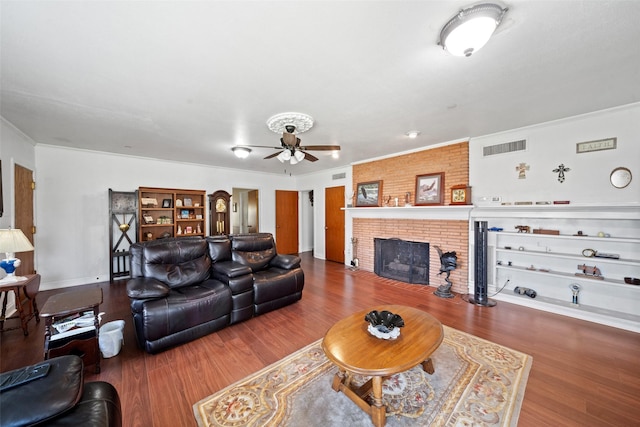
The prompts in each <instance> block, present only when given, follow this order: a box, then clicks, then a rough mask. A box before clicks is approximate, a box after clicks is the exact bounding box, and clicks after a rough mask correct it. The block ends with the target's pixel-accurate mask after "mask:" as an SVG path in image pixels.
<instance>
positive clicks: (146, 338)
mask: <svg viewBox="0 0 640 427" xmlns="http://www.w3.org/2000/svg"><path fill="white" fill-rule="evenodd" d="M130 253H131V277H132V278H131V279H130V280H129V281H128V282H127V295H128V296H129V298H130V300H131V312H132V315H133V321H134V326H135V333H136V339H137V340H138V344H139V345H140V346H141V347H142V348H144V349H145V350H146V351H147V352H149V353H157V352H158V351H160V350H163V349H165V348H168V347H173V346H175V345H178V344H182V343H185V342H188V341H192V340H194V339H196V338H200V337H202V336H205V335H207V334H209V333H211V332H213V331H216V330H218V329H222V328H224V327H225V326H227V325H229V323H230V318H231V289H230V288H229V287H228V286H226V285H225V284H223V283H222V282H220V281H218V280H215V279H212V278H210V270H211V258H210V257H209V253H208V247H207V242H206V241H205V240H204V239H191V238H169V239H162V240H155V241H151V242H143V243H135V244H133V245H131V248H130Z"/></svg>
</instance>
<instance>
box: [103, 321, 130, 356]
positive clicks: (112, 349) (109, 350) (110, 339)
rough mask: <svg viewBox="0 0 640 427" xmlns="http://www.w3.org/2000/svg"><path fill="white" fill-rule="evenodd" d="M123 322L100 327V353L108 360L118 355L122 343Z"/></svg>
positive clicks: (108, 323) (114, 322) (109, 323)
mask: <svg viewBox="0 0 640 427" xmlns="http://www.w3.org/2000/svg"><path fill="white" fill-rule="evenodd" d="M123 331H124V320H114V321H113V322H107V323H105V324H104V325H102V326H101V327H100V340H99V344H100V352H101V353H102V357H104V358H105V359H108V358H110V357H113V356H116V355H117V354H118V353H120V349H121V348H122V343H123V342H124V334H123Z"/></svg>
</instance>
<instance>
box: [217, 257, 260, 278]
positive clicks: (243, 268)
mask: <svg viewBox="0 0 640 427" xmlns="http://www.w3.org/2000/svg"><path fill="white" fill-rule="evenodd" d="M213 271H214V272H216V273H220V274H221V275H223V276H225V277H230V278H232V277H239V276H244V275H245V274H251V267H249V266H247V265H243V264H240V263H239V262H236V261H220V262H216V263H214V264H213Z"/></svg>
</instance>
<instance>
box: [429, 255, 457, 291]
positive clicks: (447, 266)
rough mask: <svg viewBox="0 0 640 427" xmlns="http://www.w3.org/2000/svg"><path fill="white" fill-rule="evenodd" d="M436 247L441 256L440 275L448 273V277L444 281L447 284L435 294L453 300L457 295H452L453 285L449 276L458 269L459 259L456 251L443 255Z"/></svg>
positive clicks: (439, 287)
mask: <svg viewBox="0 0 640 427" xmlns="http://www.w3.org/2000/svg"><path fill="white" fill-rule="evenodd" d="M434 247H435V248H436V250H437V251H438V255H439V256H440V273H438V275H440V274H442V273H447V277H445V279H444V280H445V282H447V284H446V285H440V286H438V289H437V290H436V291H435V292H434V293H433V294H434V295H435V296H437V297H440V298H453V297H454V296H455V295H453V294H452V293H451V285H452V283H451V280H449V275H450V274H451V272H452V271H453V270H455V269H456V267H458V263H457V261H458V257H457V256H456V253H455V251H452V252H445V253H442V250H440V247H439V246H436V245H434Z"/></svg>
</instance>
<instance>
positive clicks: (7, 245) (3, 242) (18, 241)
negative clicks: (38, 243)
mask: <svg viewBox="0 0 640 427" xmlns="http://www.w3.org/2000/svg"><path fill="white" fill-rule="evenodd" d="M32 250H33V245H32V244H31V242H30V241H29V239H27V236H25V235H24V233H23V232H22V230H20V229H17V228H9V229H2V230H0V253H1V252H5V253H8V254H9V253H11V254H13V253H16V252H28V251H32Z"/></svg>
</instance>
